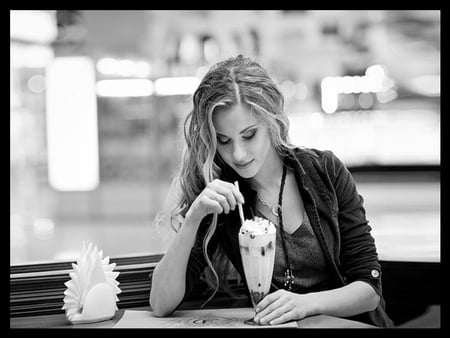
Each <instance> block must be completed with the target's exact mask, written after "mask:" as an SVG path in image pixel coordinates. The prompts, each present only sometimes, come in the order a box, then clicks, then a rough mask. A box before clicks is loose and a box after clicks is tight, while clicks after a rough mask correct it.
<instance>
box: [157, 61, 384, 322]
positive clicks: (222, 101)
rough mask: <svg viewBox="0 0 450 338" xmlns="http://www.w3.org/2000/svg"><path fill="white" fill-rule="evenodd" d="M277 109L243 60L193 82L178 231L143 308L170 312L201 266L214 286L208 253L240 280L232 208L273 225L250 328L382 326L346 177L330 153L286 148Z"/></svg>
mask: <svg viewBox="0 0 450 338" xmlns="http://www.w3.org/2000/svg"><path fill="white" fill-rule="evenodd" d="M283 105H284V99H283V96H282V94H281V92H280V91H279V90H278V89H277V86H276V84H275V83H274V82H273V81H272V80H271V79H270V77H269V76H268V74H267V72H266V71H265V70H264V69H263V68H262V67H261V66H260V65H259V64H258V63H256V62H254V61H252V60H251V59H249V58H244V57H243V56H241V55H239V56H238V57H235V58H230V59H228V60H225V61H223V62H219V63H218V64H216V65H214V66H213V67H212V68H211V69H210V70H209V72H208V73H207V74H206V75H205V77H204V78H203V80H202V81H201V83H200V85H199V87H198V88H197V90H196V92H195V93H194V96H193V109H192V111H191V112H190V114H189V115H188V116H187V118H186V120H185V124H184V136H185V140H186V147H185V149H184V152H183V158H182V166H181V169H180V173H179V175H178V176H177V178H176V180H175V181H174V185H173V187H174V189H172V192H171V195H172V197H174V198H176V200H175V201H176V203H175V207H174V208H173V209H172V210H171V213H170V222H171V224H172V226H173V227H175V228H176V230H177V235H176V236H175V238H174V240H173V242H172V244H171V246H170V248H169V249H168V250H167V252H166V254H165V255H164V257H163V258H162V260H161V261H160V262H159V264H158V265H157V267H156V268H155V270H154V272H153V276H152V288H151V292H150V305H151V307H152V310H153V312H154V313H155V315H157V316H167V315H170V314H171V313H172V312H173V311H175V310H176V309H177V308H178V306H179V305H180V304H181V303H182V301H183V300H184V299H185V298H186V297H187V296H188V295H189V293H190V292H191V290H192V289H193V287H194V285H195V283H196V282H197V281H198V280H199V278H200V276H201V275H202V273H203V271H204V270H205V268H207V267H209V268H210V269H211V271H212V273H213V276H214V277H215V282H216V291H217V288H218V285H219V280H225V279H226V275H225V276H224V275H223V273H220V271H219V272H218V271H216V269H215V268H214V266H213V265H212V263H211V257H213V255H215V257H216V258H217V257H218V258H222V259H225V262H227V261H228V262H231V263H232V264H233V266H234V267H235V268H236V270H237V271H238V272H239V273H240V275H241V276H242V277H243V280H245V278H244V272H243V268H242V262H241V257H240V253H239V244H238V231H239V227H240V220H239V214H238V211H237V206H238V204H242V205H243V208H244V214H245V217H246V218H252V217H253V216H254V215H258V216H260V217H264V218H267V219H269V220H271V221H272V222H273V223H274V224H275V225H276V227H277V240H276V242H277V247H276V255H275V267H274V273H273V280H272V282H273V283H272V285H273V288H272V290H271V291H272V292H271V293H269V294H268V295H267V296H265V297H264V298H263V299H262V300H261V301H260V302H259V303H258V306H257V308H256V312H257V313H256V317H255V320H256V321H257V322H258V323H259V324H263V325H264V324H280V323H283V322H287V321H290V320H299V319H302V318H304V317H306V316H311V315H316V314H325V315H332V316H338V317H347V318H352V319H356V320H360V321H364V322H367V323H370V324H373V325H376V326H380V327H389V326H392V322H391V320H390V319H389V317H388V316H387V315H386V313H385V311H384V300H383V298H382V290H381V270H380V264H379V261H378V256H377V252H376V247H375V243H374V239H373V237H372V236H371V234H370V230H371V228H370V226H369V225H368V222H367V220H366V218H365V210H364V207H363V199H362V197H361V196H360V195H359V194H358V192H357V190H356V187H355V182H354V180H353V179H352V177H351V174H350V173H349V171H348V170H347V169H346V167H345V166H344V164H343V163H342V162H341V161H340V160H339V159H338V158H337V157H336V156H335V155H334V154H333V153H332V152H331V151H319V150H315V149H306V148H299V147H295V146H293V145H291V144H290V143H289V140H288V127H289V123H288V119H287V116H286V115H285V112H284V110H283ZM235 181H238V183H239V184H238V186H239V187H240V190H238V189H237V188H236V186H235V185H234V184H233V182H235ZM171 200H172V198H171ZM220 253H222V254H220ZM223 253H224V254H223ZM222 263H223V260H222ZM219 265H220V264H219ZM221 266H222V267H224V266H225V267H226V264H221ZM223 270H226V269H223Z"/></svg>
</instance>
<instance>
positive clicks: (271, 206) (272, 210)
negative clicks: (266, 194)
mask: <svg viewBox="0 0 450 338" xmlns="http://www.w3.org/2000/svg"><path fill="white" fill-rule="evenodd" d="M256 198H257V199H258V201H260V202H261V203H262V204H264V205H265V206H266V207H267V208H269V209H270V211H271V212H272V214H274V216H275V217H278V215H279V214H278V208H279V207H280V205H279V204H277V205H276V206H273V205H271V204H269V202H266V201H265V200H263V199H262V198H261V197H259V195H256Z"/></svg>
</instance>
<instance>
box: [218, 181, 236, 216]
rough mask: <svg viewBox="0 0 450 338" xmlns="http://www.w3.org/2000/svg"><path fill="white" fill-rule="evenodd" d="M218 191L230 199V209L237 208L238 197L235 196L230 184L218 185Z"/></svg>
mask: <svg viewBox="0 0 450 338" xmlns="http://www.w3.org/2000/svg"><path fill="white" fill-rule="evenodd" d="M216 191H217V192H218V193H219V194H221V195H223V196H225V198H226V199H227V201H228V204H229V205H230V209H231V210H234V209H235V208H236V204H237V201H236V197H235V196H234V194H233V190H232V189H230V186H221V185H218V186H217V187H216Z"/></svg>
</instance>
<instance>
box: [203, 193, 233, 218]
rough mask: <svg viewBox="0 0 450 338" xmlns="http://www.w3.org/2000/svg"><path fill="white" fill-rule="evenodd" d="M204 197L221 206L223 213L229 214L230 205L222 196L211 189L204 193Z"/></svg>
mask: <svg viewBox="0 0 450 338" xmlns="http://www.w3.org/2000/svg"><path fill="white" fill-rule="evenodd" d="M206 196H208V197H209V198H210V199H211V200H214V201H216V202H218V203H219V204H220V205H221V207H222V209H223V212H225V213H226V214H228V213H229V212H230V205H229V204H228V200H227V198H226V197H225V196H224V195H222V194H219V193H217V192H216V191H215V190H212V189H211V190H209V191H208V192H207V193H206Z"/></svg>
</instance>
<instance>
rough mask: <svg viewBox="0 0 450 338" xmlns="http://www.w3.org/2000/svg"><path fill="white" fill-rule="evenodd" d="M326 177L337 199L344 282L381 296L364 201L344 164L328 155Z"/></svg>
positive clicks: (374, 249)
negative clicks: (361, 283)
mask: <svg viewBox="0 0 450 338" xmlns="http://www.w3.org/2000/svg"><path fill="white" fill-rule="evenodd" d="M329 154H330V158H329V159H330V161H327V162H328V165H329V166H330V167H329V168H328V170H329V174H330V176H331V178H332V180H333V185H334V188H335V191H336V196H337V200H338V210H339V211H338V222H339V231H340V235H341V236H340V237H341V251H340V257H339V258H340V262H341V268H342V272H343V274H344V277H345V280H346V281H347V283H350V282H352V281H364V282H367V283H368V284H370V285H371V286H372V287H373V288H374V290H375V291H376V292H377V293H378V294H379V295H380V296H381V295H382V286H381V265H380V263H379V261H378V254H377V249H376V246H375V239H374V238H373V237H372V235H371V233H370V232H371V230H372V228H371V227H370V225H369V224H368V220H367V219H366V211H365V208H364V199H363V197H362V196H361V195H360V194H359V193H358V191H357V187H356V183H355V180H354V178H353V177H352V175H351V173H350V171H349V170H348V169H347V167H346V166H345V165H344V163H343V162H342V161H341V160H340V159H339V158H337V157H336V156H335V155H334V154H333V153H331V152H329Z"/></svg>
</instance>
